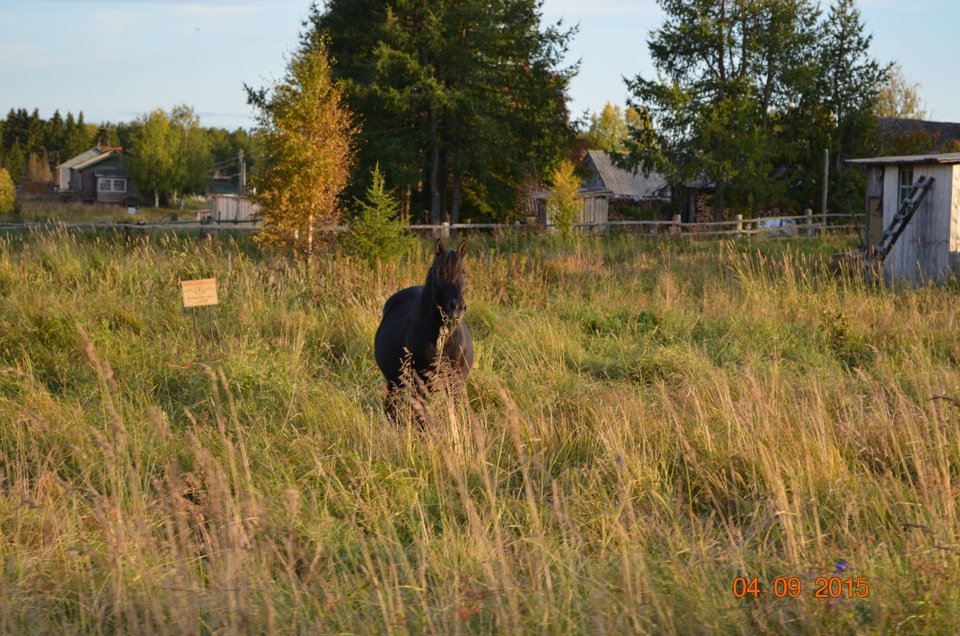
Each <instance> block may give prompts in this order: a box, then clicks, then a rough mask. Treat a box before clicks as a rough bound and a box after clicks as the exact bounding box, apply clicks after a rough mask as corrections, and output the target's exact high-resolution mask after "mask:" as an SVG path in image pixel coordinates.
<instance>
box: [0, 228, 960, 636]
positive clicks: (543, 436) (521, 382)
mask: <svg viewBox="0 0 960 636" xmlns="http://www.w3.org/2000/svg"><path fill="white" fill-rule="evenodd" d="M238 241H239V242H238ZM849 247H851V240H850V239H824V240H819V239H818V240H813V239H791V240H786V241H777V242H774V241H754V242H752V243H747V242H743V243H734V242H715V241H709V242H707V241H704V242H689V241H686V240H684V241H681V242H671V241H659V242H650V241H647V240H642V239H636V238H634V237H630V236H611V237H608V238H603V239H601V238H586V237H585V238H581V239H580V240H579V241H578V242H576V243H569V244H563V243H559V242H556V241H554V240H551V239H545V238H536V237H533V238H530V237H527V238H518V237H514V238H510V237H506V238H501V239H499V240H495V239H492V238H476V239H471V240H470V243H469V249H470V255H469V257H468V258H469V261H468V264H469V279H468V291H467V301H468V303H469V311H468V314H467V318H468V321H469V323H470V326H471V328H472V330H473V333H474V340H475V343H476V348H477V354H478V364H477V367H476V368H475V369H474V372H473V373H472V374H471V376H470V378H469V379H468V382H467V393H468V396H469V403H468V404H460V405H454V404H447V403H445V402H444V401H443V400H441V399H439V398H438V399H437V400H435V401H434V403H433V404H432V410H433V413H434V420H435V421H434V422H433V423H432V424H431V425H430V426H428V427H427V428H426V430H424V431H422V432H421V431H419V430H417V429H416V428H411V427H397V426H394V425H392V424H390V423H389V422H388V421H387V420H386V419H385V417H384V416H383V414H382V408H381V399H382V395H383V386H382V380H381V377H380V375H379V372H378V371H377V369H376V365H375V364H374V360H373V352H372V341H373V334H374V332H375V330H376V327H377V324H378V320H379V314H380V310H381V307H382V305H383V302H384V301H385V300H386V298H387V297H388V296H389V295H390V294H391V293H392V292H394V291H396V290H397V289H399V288H400V287H401V286H406V285H409V284H420V283H421V282H422V279H423V278H424V275H425V272H426V268H427V266H428V264H429V262H428V260H427V256H426V255H427V249H426V248H425V249H424V251H423V256H422V258H419V259H413V260H411V261H409V262H407V261H404V262H400V263H388V264H382V265H380V266H379V267H377V268H373V269H371V268H370V267H368V266H366V265H364V264H360V263H356V262H351V261H350V260H349V259H347V258H346V257H342V256H335V257H330V258H325V259H323V260H322V262H321V263H319V264H318V265H317V266H316V269H315V270H314V271H313V272H309V273H308V272H307V271H306V270H305V269H304V268H303V267H301V266H298V265H294V264H291V263H289V262H287V261H285V260H283V259H281V258H278V257H276V256H273V255H270V254H267V253H262V252H261V251H260V250H259V249H258V248H257V247H255V246H254V245H252V244H251V243H249V242H247V241H246V239H243V240H241V239H237V240H236V241H235V240H233V239H230V238H223V239H221V240H213V241H210V240H195V239H184V238H176V237H172V236H163V235H154V236H147V237H139V238H136V239H124V238H122V237H119V236H113V235H107V234H100V235H95V234H85V235H71V234H67V233H64V232H59V233H50V234H22V235H21V234H9V235H7V236H6V237H5V238H3V239H2V240H0V368H2V371H0V422H2V429H0V556H2V558H0V632H3V633H56V634H63V633H90V634H100V633H114V634H118V633H199V634H212V633H223V634H234V633H278V634H291V633H302V634H312V633H356V634H379V633H387V634H407V633H411V634H418V633H437V634H459V633H463V634H470V633H582V634H624V633H655V634H669V633H681V634H691V633H692V634H701V633H702V634H707V633H731V634H755V633H770V634H782V633H797V634H804V633H834V634H849V633H864V634H874V633H907V634H909V633H916V634H931V633H943V634H947V633H957V632H958V631H960V587H958V586H957V582H958V581H960V576H958V575H960V563H958V556H960V555H958V553H957V549H958V547H960V545H958V539H957V537H958V535H960V519H958V509H957V494H958V487H960V474H958V469H960V446H958V436H957V428H958V425H960V408H957V406H956V404H955V403H953V402H951V401H949V400H944V399H932V398H934V396H947V397H950V398H960V371H958V361H960V325H958V320H957V316H958V312H957V305H958V291H957V286H955V285H946V286H943V287H939V288H933V287H930V288H923V289H917V290H899V291H897V290H891V289H888V288H883V287H879V286H870V285H865V284H864V283H863V282H862V281H860V280H859V279H858V278H856V277H851V276H850V275H846V274H843V273H838V272H836V271H834V270H833V269H832V266H831V265H830V264H829V263H830V259H829V255H830V254H831V253H833V252H834V251H839V250H841V249H848V248H849ZM208 276H214V277H216V278H217V280H218V285H219V296H220V304H219V305H218V306H216V307H212V308H198V309H194V310H184V309H183V308H182V307H181V299H180V290H179V285H178V281H180V280H184V279H193V278H203V277H208ZM954 480H958V481H954ZM738 577H742V579H743V581H741V582H739V583H737V584H736V585H735V582H736V581H737V579H738ZM821 577H822V578H823V580H822V581H818V580H817V579H818V578H821ZM754 578H755V579H756V588H753V586H752V585H750V583H751V582H752V581H753V579H754ZM833 580H836V581H837V583H836V584H835V583H833V582H832V581H833ZM858 584H859V585H861V586H862V587H856V586H857V585H858ZM737 585H739V587H737ZM838 586H839V591H838V589H837V588H838ZM745 588H749V589H745ZM735 589H736V590H737V593H736V594H735ZM754 589H755V590H756V592H757V594H756V597H755V595H754V594H753V593H752V592H753V590H754ZM818 591H820V592H821V593H823V594H825V595H826V596H827V597H828V598H817V597H816V593H817V592H818ZM742 592H747V593H746V594H745V596H744V597H743V598H738V597H737V596H738V595H743V594H741V593H742ZM794 593H798V595H797V596H796V597H793V596H792V595H793V594H794ZM858 594H859V597H858ZM831 596H832V598H830V597H831Z"/></svg>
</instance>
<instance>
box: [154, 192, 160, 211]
mask: <svg viewBox="0 0 960 636" xmlns="http://www.w3.org/2000/svg"><path fill="white" fill-rule="evenodd" d="M153 207H155V208H159V207H160V191H159V190H157V189H156V188H154V189H153Z"/></svg>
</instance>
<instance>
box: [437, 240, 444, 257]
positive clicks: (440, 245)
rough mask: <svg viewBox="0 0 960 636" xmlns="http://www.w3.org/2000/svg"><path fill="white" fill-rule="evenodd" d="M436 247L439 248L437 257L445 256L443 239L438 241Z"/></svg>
mask: <svg viewBox="0 0 960 636" xmlns="http://www.w3.org/2000/svg"><path fill="white" fill-rule="evenodd" d="M436 247H437V256H440V255H441V254H443V241H442V240H441V239H437V246H436Z"/></svg>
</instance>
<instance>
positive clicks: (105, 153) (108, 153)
mask: <svg viewBox="0 0 960 636" xmlns="http://www.w3.org/2000/svg"><path fill="white" fill-rule="evenodd" d="M98 150H100V151H101V154H99V155H97V156H95V157H90V158H89V159H87V160H86V161H83V162H81V163H78V164H74V165H73V166H71V168H73V169H74V170H86V169H87V168H89V167H90V166H93V165H96V164H98V163H100V162H101V161H104V160H105V159H109V158H110V157H116V156H117V155H119V154H120V153H122V152H123V148H99V149H98Z"/></svg>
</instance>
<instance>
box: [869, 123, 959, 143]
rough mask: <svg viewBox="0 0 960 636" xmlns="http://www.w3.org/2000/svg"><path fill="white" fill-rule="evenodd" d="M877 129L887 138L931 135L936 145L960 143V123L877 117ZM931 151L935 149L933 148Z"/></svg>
mask: <svg viewBox="0 0 960 636" xmlns="http://www.w3.org/2000/svg"><path fill="white" fill-rule="evenodd" d="M877 128H879V130H880V134H881V135H886V136H894V137H902V136H906V135H916V134H925V135H930V136H931V137H932V138H933V141H934V145H938V144H943V143H945V142H948V141H960V123H955V122H950V121H927V120H925V119H903V118H898V117H877ZM931 150H934V149H933V148H931Z"/></svg>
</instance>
